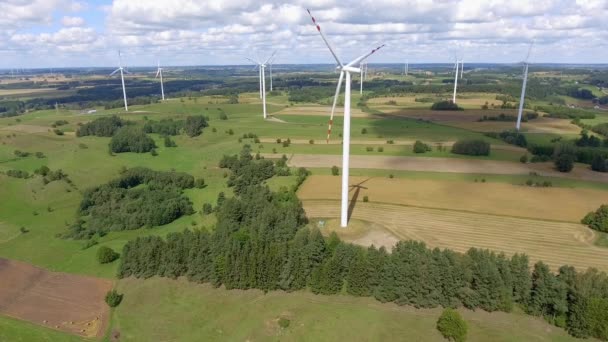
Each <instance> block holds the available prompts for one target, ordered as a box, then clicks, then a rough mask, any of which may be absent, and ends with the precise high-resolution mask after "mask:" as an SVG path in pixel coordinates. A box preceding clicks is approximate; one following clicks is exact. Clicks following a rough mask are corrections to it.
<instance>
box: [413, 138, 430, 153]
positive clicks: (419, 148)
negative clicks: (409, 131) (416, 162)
mask: <svg viewBox="0 0 608 342" xmlns="http://www.w3.org/2000/svg"><path fill="white" fill-rule="evenodd" d="M413 150H414V153H426V152H430V151H432V149H431V147H430V146H429V145H427V144H425V143H423V142H422V141H420V140H416V142H415V143H414V147H413Z"/></svg>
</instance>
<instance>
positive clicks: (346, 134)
mask: <svg viewBox="0 0 608 342" xmlns="http://www.w3.org/2000/svg"><path fill="white" fill-rule="evenodd" d="M307 11H308V14H309V15H310V18H311V19H312V22H313V24H314V25H315V26H316V27H317V31H319V34H321V38H322V39H323V41H324V42H325V45H327V48H329V51H330V52H331V54H332V55H333V57H334V59H335V60H336V62H337V63H338V66H337V69H339V70H340V78H339V79H338V86H337V87H336V94H335V95H334V102H333V105H332V107H331V116H330V119H329V128H328V130H327V142H329V137H330V135H331V126H332V124H333V118H334V111H335V109H336V103H337V102H338V96H340V89H341V87H342V80H343V79H344V78H346V84H345V87H344V131H343V133H342V136H343V139H344V140H343V142H342V203H341V211H340V213H341V216H340V226H341V227H343V228H345V227H346V226H347V225H348V173H349V154H350V93H351V89H350V88H351V73H361V68H357V67H355V65H359V66H361V62H363V61H364V60H365V59H366V58H368V57H369V56H371V55H372V54H373V53H374V52H376V51H378V50H379V49H381V48H382V47H383V46H384V44H383V45H380V46H379V47H377V48H375V49H373V50H372V51H371V52H368V53H366V54H364V55H362V56H360V57H357V58H355V59H354V60H353V61H351V62H350V63H348V64H346V65H344V64H343V63H342V62H341V61H340V59H339V58H338V55H336V52H335V51H334V49H333V48H332V46H331V44H329V42H328V41H327V38H326V37H325V35H324V34H323V32H322V31H321V26H319V24H317V21H316V19H315V17H313V16H312V14H311V13H310V10H307Z"/></svg>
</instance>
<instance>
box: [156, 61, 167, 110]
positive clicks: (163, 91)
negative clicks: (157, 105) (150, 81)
mask: <svg viewBox="0 0 608 342" xmlns="http://www.w3.org/2000/svg"><path fill="white" fill-rule="evenodd" d="M157 64H158V69H156V76H154V78H157V77H159V76H160V94H161V96H162V99H163V101H165V87H164V85H163V68H161V67H160V61H159V62H158V63H157Z"/></svg>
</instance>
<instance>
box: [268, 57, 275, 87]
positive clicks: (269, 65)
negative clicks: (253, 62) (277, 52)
mask: <svg viewBox="0 0 608 342" xmlns="http://www.w3.org/2000/svg"><path fill="white" fill-rule="evenodd" d="M275 58H276V57H273V58H272V59H269V60H268V68H269V71H270V91H272V64H274V59H275Z"/></svg>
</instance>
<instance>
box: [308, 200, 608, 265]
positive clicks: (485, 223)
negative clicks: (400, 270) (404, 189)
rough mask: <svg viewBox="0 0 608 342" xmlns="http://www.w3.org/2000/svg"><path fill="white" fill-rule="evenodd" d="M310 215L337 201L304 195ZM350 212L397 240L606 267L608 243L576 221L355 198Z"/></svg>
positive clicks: (336, 211) (325, 212)
mask: <svg viewBox="0 0 608 342" xmlns="http://www.w3.org/2000/svg"><path fill="white" fill-rule="evenodd" d="M303 204H304V209H305V210H306V214H307V215H308V217H309V218H337V217H339V215H340V206H339V204H340V203H339V201H328V200H305V201H303ZM352 218H354V219H358V220H363V221H368V222H373V223H376V224H378V225H380V226H383V227H384V228H385V229H386V230H387V231H388V232H390V233H391V234H393V235H394V236H395V237H397V238H399V239H400V240H408V239H413V240H420V241H424V242H425V243H426V244H427V245H428V246H429V247H439V248H449V249H452V250H455V251H458V252H466V251H467V250H468V249H469V248H471V247H477V248H487V249H491V250H493V251H496V252H504V253H506V254H508V255H512V254H515V253H525V254H527V255H528V256H529V257H530V260H531V262H532V263H534V262H536V261H539V260H542V261H543V262H545V263H546V264H548V265H549V266H550V267H551V268H552V269H554V270H556V269H557V268H558V267H560V266H562V265H572V266H574V267H576V268H577V269H580V270H584V269H587V268H588V267H595V268H597V269H599V270H603V271H608V248H601V247H597V246H594V245H593V239H594V238H595V235H594V233H593V231H591V230H590V229H588V228H586V227H584V226H583V225H581V224H576V223H567V222H551V221H542V220H534V219H524V218H514V217H504V216H496V215H488V214H475V213H467V212H460V211H453V210H441V209H427V208H416V207H408V206H401V205H393V204H378V203H357V204H356V206H355V209H354V211H353V214H352Z"/></svg>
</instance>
